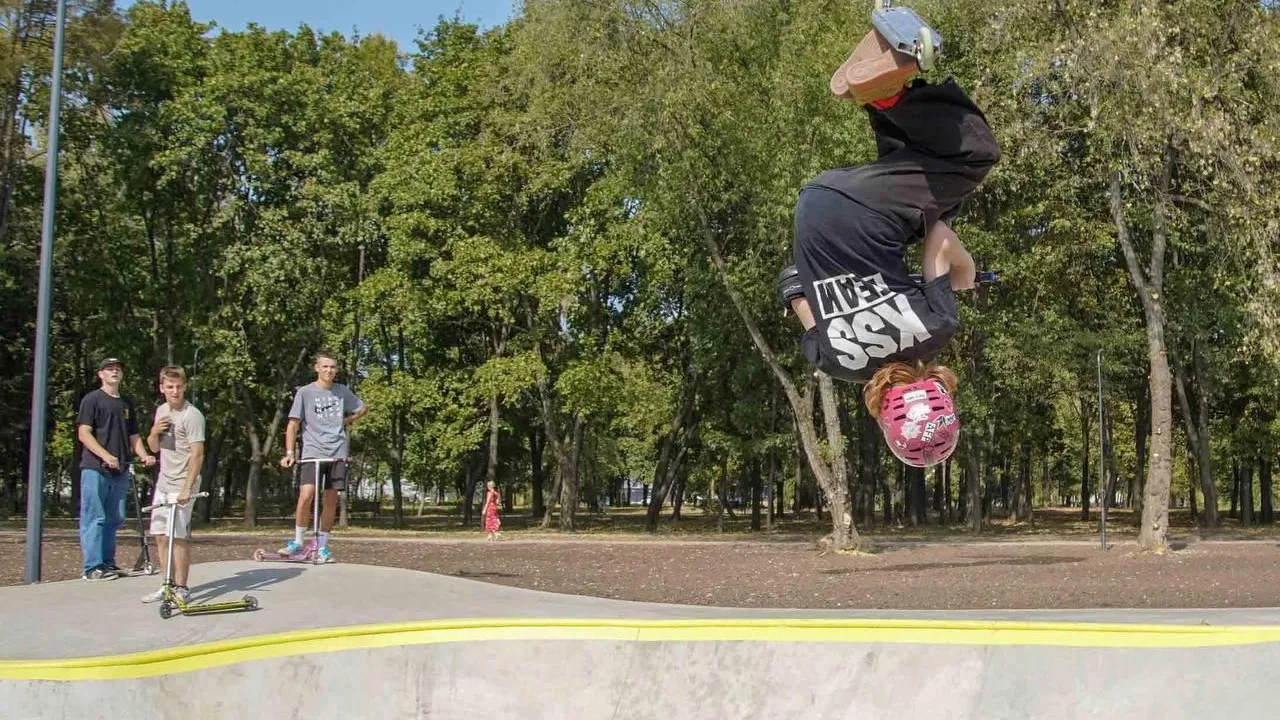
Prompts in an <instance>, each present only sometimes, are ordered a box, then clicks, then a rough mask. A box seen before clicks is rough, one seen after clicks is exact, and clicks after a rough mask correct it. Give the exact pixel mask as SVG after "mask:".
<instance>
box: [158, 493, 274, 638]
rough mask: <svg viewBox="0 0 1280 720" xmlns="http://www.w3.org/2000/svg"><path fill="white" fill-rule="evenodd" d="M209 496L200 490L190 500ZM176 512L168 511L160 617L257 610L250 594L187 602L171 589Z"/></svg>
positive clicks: (160, 506) (163, 504)
mask: <svg viewBox="0 0 1280 720" xmlns="http://www.w3.org/2000/svg"><path fill="white" fill-rule="evenodd" d="M202 497H209V493H207V492H202V493H197V494H195V495H193V496H191V500H192V501H194V500H195V499H196V498H202ZM177 504H178V503H176V502H166V503H156V504H155V505H148V506H147V507H144V508H142V512H151V511H152V510H154V509H156V508H164V507H167V508H172V507H173V506H175V505H177ZM176 514H177V513H175V512H172V511H170V512H169V532H168V535H167V536H166V537H168V538H169V552H168V553H166V556H165V563H164V599H162V600H161V601H160V617H162V618H164V619H165V620H168V619H169V618H171V617H173V613H174V611H175V610H176V611H177V612H179V613H181V614H183V615H209V614H212V613H222V612H235V611H237V610H257V609H258V599H257V598H255V597H254V596H252V595H245V596H244V597H242V598H240V599H239V600H231V601H228V602H216V603H187V602H185V601H183V599H182V596H180V595H178V594H177V593H176V592H174V591H173V517H174V515H176Z"/></svg>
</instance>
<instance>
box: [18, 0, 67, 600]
mask: <svg viewBox="0 0 1280 720" xmlns="http://www.w3.org/2000/svg"><path fill="white" fill-rule="evenodd" d="M66 22H67V2H66V0H58V15H57V20H56V22H55V25H54V35H53V78H52V82H51V83H50V91H49V92H50V95H49V142H48V153H49V154H48V156H47V157H46V158H45V172H44V222H43V224H42V225H41V228H40V287H39V302H38V304H37V306H36V348H35V350H36V352H35V365H34V368H33V372H32V380H31V445H30V447H29V448H28V457H27V567H26V572H25V574H24V576H23V577H24V579H25V580H26V582H28V583H35V582H40V551H41V543H42V541H43V530H44V449H45V439H46V438H45V423H46V422H47V421H48V407H47V406H48V397H49V315H50V312H51V310H52V308H51V305H52V304H53V221H54V211H55V210H56V209H57V196H58V135H59V134H60V132H61V117H62V35H63V28H64V26H65V25H66Z"/></svg>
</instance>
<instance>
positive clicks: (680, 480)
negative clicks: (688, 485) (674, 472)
mask: <svg viewBox="0 0 1280 720" xmlns="http://www.w3.org/2000/svg"><path fill="white" fill-rule="evenodd" d="M688 479H689V467H688V466H687V465H681V466H680V472H679V476H678V477H677V478H676V484H675V487H673V488H672V495H674V497H673V498H671V519H672V520H673V521H678V520H679V519H680V511H681V510H682V509H683V508H684V484H685V482H686V481H687V480H688Z"/></svg>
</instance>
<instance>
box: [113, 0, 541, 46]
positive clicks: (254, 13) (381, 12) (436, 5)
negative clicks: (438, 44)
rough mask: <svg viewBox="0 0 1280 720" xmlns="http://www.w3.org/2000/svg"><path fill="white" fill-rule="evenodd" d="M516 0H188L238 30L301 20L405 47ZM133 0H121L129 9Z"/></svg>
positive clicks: (504, 11)
mask: <svg viewBox="0 0 1280 720" xmlns="http://www.w3.org/2000/svg"><path fill="white" fill-rule="evenodd" d="M515 2H518V0H187V5H189V6H190V7H191V16H192V18H193V19H195V20H199V21H204V22H207V21H210V20H212V21H214V22H216V23H218V27H221V28H225V29H227V30H240V29H243V28H244V27H245V26H246V25H247V24H249V23H251V22H253V23H257V24H258V25H261V26H263V27H265V28H267V29H270V30H294V29H296V28H297V27H298V25H301V24H303V23H306V24H307V25H310V26H311V27H312V28H314V29H315V30H318V31H326V32H327V31H330V30H336V31H338V32H340V33H342V34H343V35H346V36H348V37H350V36H351V34H352V33H353V32H354V31H356V30H359V32H360V34H361V35H369V34H371V33H374V32H379V33H382V34H383V35H386V36H387V37H390V38H392V39H393V40H395V41H396V44H398V45H399V46H400V47H401V49H411V48H413V47H414V45H413V41H414V39H415V38H416V37H417V36H418V29H419V28H421V27H426V28H430V27H432V26H433V25H435V24H436V21H437V20H438V19H439V18H440V17H441V16H444V17H453V16H454V15H455V14H456V15H459V16H461V18H462V19H463V20H466V21H468V22H474V23H477V24H479V25H480V26H481V27H492V26H494V25H500V24H502V23H504V22H506V21H507V20H508V19H510V17H511V15H512V5H513V4H514V3H515ZM132 4H133V3H132V1H131V0H123V1H122V2H118V3H117V5H116V6H117V7H120V8H122V9H127V8H128V7H129V6H130V5H132Z"/></svg>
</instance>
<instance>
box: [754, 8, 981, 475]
mask: <svg viewBox="0 0 1280 720" xmlns="http://www.w3.org/2000/svg"><path fill="white" fill-rule="evenodd" d="M917 20H918V18H917ZM926 27H927V26H926ZM919 73H920V66H919V64H918V63H917V61H916V60H915V59H914V58H912V57H911V56H909V55H906V54H903V53H900V52H896V51H894V50H893V49H891V47H890V45H889V44H888V43H887V42H886V41H885V39H884V37H883V36H881V35H880V33H878V32H877V31H876V30H874V29H873V30H871V31H870V32H868V33H867V35H866V36H865V37H863V38H862V40H861V41H860V42H859V43H858V44H857V46H856V47H855V48H854V49H853V52H852V53H851V54H850V55H849V57H848V58H847V59H846V60H845V61H844V63H843V64H842V65H841V66H840V68H839V69H838V70H836V72H835V74H834V75H833V76H832V78H831V83H830V84H831V90H832V93H833V94H835V95H836V96H837V97H841V98H845V99H849V100H852V101H853V102H857V103H858V104H860V105H862V106H864V107H865V109H866V112H867V115H868V117H869V119H870V121H871V128H872V130H873V132H874V133H875V140H876V147H877V158H876V160H875V161H873V162H871V163H868V164H866V165H861V166H858V167H852V168H841V169H834V170H828V171H826V172H824V173H822V174H820V175H818V176H817V177H816V178H814V179H812V180H810V181H809V182H808V183H806V184H805V185H804V186H803V188H802V189H801V190H800V193H799V197H798V199H797V200H796V207H795V240H794V253H795V265H794V266H791V267H788V268H786V269H785V270H783V271H782V273H781V275H780V277H779V281H778V283H779V292H780V294H781V295H782V300H783V302H784V303H785V304H788V305H789V306H790V308H791V310H792V311H793V312H794V313H795V314H796V317H797V318H798V319H799V320H800V322H801V324H802V325H803V326H804V336H803V338H802V340H801V345H802V347H803V350H804V355H805V357H806V358H807V359H808V360H809V362H810V363H812V364H813V365H814V366H815V367H817V368H818V369H820V370H822V371H823V372H825V373H827V374H829V375H831V376H832V377H834V378H838V379H842V380H847V381H851V382H856V383H866V386H865V388H864V390H863V395H864V400H865V402H866V405H867V409H868V411H869V412H870V413H871V415H872V416H873V417H876V418H877V420H878V421H879V424H880V427H881V430H882V431H883V432H884V434H885V441H886V443H887V444H888V445H889V448H890V450H892V452H893V453H894V455H896V456H897V457H898V458H899V459H900V460H902V461H903V462H904V463H906V464H908V465H912V466H916V467H928V466H931V465H934V464H936V463H939V462H942V461H944V460H945V459H946V458H948V457H950V456H951V453H952V452H953V451H954V450H955V446H956V441H957V439H958V435H959V427H960V425H959V420H958V419H957V417H956V413H955V409H954V406H953V403H952V398H951V396H952V394H953V393H954V392H955V388H956V376H955V373H954V372H952V371H951V370H950V369H948V368H946V367H943V366H940V365H937V364H935V362H934V360H935V358H936V357H937V355H938V354H939V352H940V351H941V350H942V349H943V347H944V346H945V345H946V344H947V342H948V341H949V340H950V339H951V337H952V336H953V335H954V334H955V333H956V330H957V329H958V328H959V319H958V317H957V314H956V298H955V294H954V293H955V292H957V291H964V290H969V289H972V288H973V287H974V283H975V275H976V268H975V266H974V262H973V258H972V256H970V254H969V252H968V251H967V250H965V248H964V245H962V244H961V242H960V240H959V238H957V237H956V234H955V233H954V232H952V231H951V228H950V227H949V223H950V222H951V221H952V220H953V219H954V218H955V217H956V215H957V214H958V212H959V207H960V204H961V202H963V201H964V199H965V198H966V197H968V196H969V195H970V194H971V193H972V192H973V191H974V190H975V189H976V188H977V187H978V185H979V184H980V183H981V182H982V181H983V179H984V178H985V177H986V176H987V173H988V172H990V170H991V168H992V167H993V166H994V165H995V164H996V163H997V162H998V161H999V159H1000V149H999V147H998V145H997V143H996V140H995V138H994V136H993V135H992V132H991V128H990V127H988V125H987V122H986V118H985V117H984V116H983V114H982V111H981V110H979V109H978V107H977V106H976V105H975V104H974V103H973V101H972V100H970V99H969V97H968V96H967V95H966V94H965V92H964V91H963V90H961V89H960V87H959V86H958V85H957V84H956V83H955V81H954V80H947V81H946V82H943V83H940V84H930V83H928V82H925V81H924V80H923V79H920V78H917V77H916V76H917V75H918V74H919ZM917 241H922V242H921V245H920V251H921V252H922V254H923V258H922V260H923V276H922V278H923V279H922V281H918V280H916V279H913V278H912V277H911V275H910V274H909V273H908V271H907V265H906V262H905V257H904V256H905V254H906V252H907V251H908V250H909V249H910V248H911V246H912V245H914V244H915V243H916V242H917Z"/></svg>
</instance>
